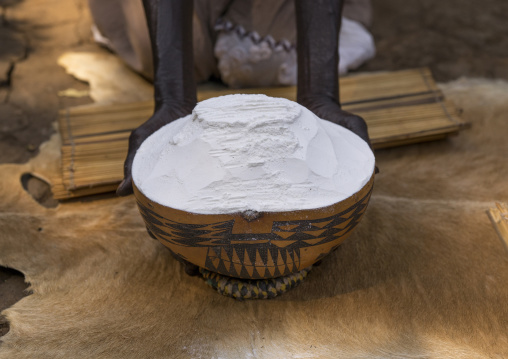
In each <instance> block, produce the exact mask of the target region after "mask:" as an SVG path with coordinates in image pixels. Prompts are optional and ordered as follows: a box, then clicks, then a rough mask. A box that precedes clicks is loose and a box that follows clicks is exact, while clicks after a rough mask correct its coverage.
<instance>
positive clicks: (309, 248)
mask: <svg viewBox="0 0 508 359" xmlns="http://www.w3.org/2000/svg"><path fill="white" fill-rule="evenodd" d="M373 184H374V174H372V177H371V178H370V180H369V182H367V184H366V185H365V186H363V188H362V189H361V190H360V191H358V192H357V193H355V194H353V195H352V196H350V197H348V198H346V199H345V200H343V201H340V202H337V203H335V204H333V205H330V206H327V207H322V208H317V209H309V210H299V211H288V212H259V213H258V212H252V211H247V212H243V213H232V214H196V213H191V212H186V211H181V210H178V209H174V208H170V207H166V206H163V205H160V204H158V203H156V202H154V201H152V200H150V199H148V198H147V197H146V196H145V195H144V194H143V193H141V191H140V190H139V189H138V188H137V187H136V185H135V184H134V195H135V196H136V200H137V203H138V207H139V211H140V212H141V215H142V216H143V219H144V221H145V223H146V226H147V228H148V229H149V230H150V231H151V232H152V233H153V234H154V235H155V237H157V239H158V240H159V241H160V242H161V243H162V244H164V245H165V246H166V247H168V248H169V249H170V250H171V251H172V252H173V253H175V254H176V255H177V256H179V257H181V258H182V259H184V260H186V261H189V262H191V263H193V264H195V265H197V266H199V267H202V268H205V269H207V270H209V271H212V272H217V273H220V274H223V275H226V276H230V277H237V278H245V279H262V278H274V277H279V276H286V275H289V274H291V273H295V272H298V271H300V270H302V269H304V268H307V267H309V266H310V265H312V264H314V263H315V262H317V261H318V260H320V259H322V258H323V257H324V256H326V255H327V254H328V253H330V252H331V251H333V250H334V249H335V248H337V247H338V246H339V245H340V244H341V243H342V242H343V241H344V240H345V239H346V238H347V237H348V236H349V235H350V234H351V232H352V231H353V229H354V228H355V227H356V225H357V224H358V222H360V219H361V218H362V215H363V213H364V212H365V209H366V208H367V204H368V202H369V198H370V194H371V192H372V186H373Z"/></svg>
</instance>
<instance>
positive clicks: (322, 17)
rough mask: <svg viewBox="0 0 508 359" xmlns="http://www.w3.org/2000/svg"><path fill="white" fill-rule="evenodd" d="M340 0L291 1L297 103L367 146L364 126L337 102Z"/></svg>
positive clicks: (367, 136)
mask: <svg viewBox="0 0 508 359" xmlns="http://www.w3.org/2000/svg"><path fill="white" fill-rule="evenodd" d="M342 5H343V1H342V0H295V11H296V26H297V51H298V90H297V101H298V103H300V104H301V105H303V106H305V107H307V108H308V109H309V110H311V111H312V112H314V113H315V114H316V115H317V116H318V117H320V118H322V119H325V120H328V121H331V122H333V123H336V124H338V125H341V126H343V127H345V128H347V129H349V130H351V131H353V132H354V133H356V134H357V135H358V136H360V137H361V138H362V139H364V140H365V141H366V142H367V143H369V145H370V141H369V135H368V132H367V125H366V124H365V121H364V120H363V119H362V118H361V117H359V116H356V115H353V114H351V113H349V112H346V111H343V110H342V109H341V106H340V102H339V82H338V78H339V73H338V64H339V55H338V46H339V30H340V25H341V18H342Z"/></svg>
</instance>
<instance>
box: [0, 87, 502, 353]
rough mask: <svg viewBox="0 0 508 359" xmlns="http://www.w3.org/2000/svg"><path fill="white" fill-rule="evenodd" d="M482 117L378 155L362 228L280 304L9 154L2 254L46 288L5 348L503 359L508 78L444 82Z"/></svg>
mask: <svg viewBox="0 0 508 359" xmlns="http://www.w3.org/2000/svg"><path fill="white" fill-rule="evenodd" d="M443 90H444V91H445V93H446V95H447V97H448V98H449V99H450V100H452V101H453V102H454V103H455V105H456V106H458V107H459V108H461V109H463V118H464V119H465V120H467V121H471V122H472V123H473V128H472V129H471V130H467V131H464V132H462V133H461V134H460V135H459V136H457V137H454V138H451V139H449V140H446V141H441V142H435V143H429V144H421V145H415V146H409V147H403V148H397V149H391V150H385V151H380V152H378V153H377V161H378V166H379V168H380V170H381V173H380V174H379V175H378V176H377V178H376V184H375V188H374V194H373V196H372V200H371V204H370V206H369V209H368V210H367V213H366V215H365V217H364V219H363V221H362V223H361V224H360V225H359V227H358V229H357V230H356V231H355V233H354V234H353V235H352V236H351V237H350V239H348V240H347V241H346V242H345V243H344V244H343V245H342V246H341V247H339V249H338V250H337V251H336V252H334V253H333V254H331V255H330V256H329V257H327V258H326V259H325V260H324V261H323V264H322V265H321V266H320V267H317V268H315V269H314V270H313V271H312V272H311V274H310V275H309V277H308V278H307V279H306V280H305V282H304V283H303V284H302V285H301V286H300V287H298V288H296V289H294V290H292V291H291V292H289V293H287V294H284V295H282V296H281V297H279V298H277V299H275V300H268V301H245V302H238V301H235V300H232V299H229V298H225V297H222V296H220V295H218V294H216V293H215V292H213V290H212V289H210V288H209V287H207V286H206V285H205V283H204V282H203V281H202V280H201V279H199V278H196V277H188V276H186V275H185V274H184V271H183V267H182V266H181V265H180V264H179V263H178V262H176V261H175V260H174V259H173V258H172V257H171V255H170V253H169V252H168V251H167V250H166V249H165V248H164V247H163V246H162V245H161V244H159V243H158V242H156V241H154V240H152V239H150V237H149V236H148V234H147V233H146V231H145V229H144V225H143V223H142V220H141V218H140V216H139V213H138V211H137V208H136V206H135V202H134V198H133V197H132V196H131V197H129V198H110V199H102V200H96V201H88V202H79V201H77V202H73V203H65V204H61V205H60V206H59V207H58V208H56V209H46V208H43V207H41V206H39V205H38V204H37V203H36V202H35V201H34V200H32V199H31V197H30V196H29V195H28V194H26V193H25V192H24V191H23V190H22V188H21V185H20V181H19V178H20V176H21V174H22V173H24V172H27V171H28V172H29V171H36V172H37V173H39V174H40V175H41V176H49V175H50V174H51V173H52V172H53V171H55V170H56V164H57V161H58V143H57V142H56V141H55V139H53V141H51V142H49V143H48V144H46V145H45V147H44V148H43V149H42V152H41V155H40V156H39V157H37V158H36V159H34V160H33V161H32V162H30V163H28V164H26V165H2V166H1V167H0V173H2V176H1V179H0V199H1V201H0V226H1V227H0V228H1V231H0V236H1V237H0V238H1V240H0V264H1V265H5V266H9V267H13V268H16V269H18V270H20V271H22V272H23V273H24V274H25V275H26V278H27V281H29V282H30V283H31V290H32V291H33V294H32V295H30V296H28V297H26V298H24V299H23V300H21V301H20V302H18V303H17V304H15V305H14V306H13V307H12V308H10V309H8V310H6V311H4V314H5V315H6V316H7V318H8V320H9V321H10V324H11V330H10V332H9V333H8V334H7V335H6V336H5V337H3V338H2V341H3V343H2V344H1V345H0V358H19V359H21V358H84V357H91V358H219V357H220V358H245V357H256V358H338V357H344V358H350V357H362V358H379V357H395V358H481V357H484V358H504V357H508V287H507V283H508V253H507V252H506V251H505V249H504V247H503V245H502V243H501V242H500V240H499V239H498V238H497V236H496V233H495V232H494V230H493V228H492V226H491V224H490V222H489V220H488V218H487V216H486V214H485V210H486V209H487V208H489V207H492V206H493V205H494V202H495V201H496V200H499V201H508V160H507V158H508V121H507V120H506V118H507V116H508V115H507V114H508V83H506V82H493V81H486V80H459V81H456V82H453V83H450V84H447V85H444V86H443Z"/></svg>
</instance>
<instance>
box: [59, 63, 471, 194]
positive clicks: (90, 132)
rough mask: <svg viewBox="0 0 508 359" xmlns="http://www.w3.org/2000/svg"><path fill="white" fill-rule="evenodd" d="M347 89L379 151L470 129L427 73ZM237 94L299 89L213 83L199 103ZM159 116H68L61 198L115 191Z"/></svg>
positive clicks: (119, 111) (143, 112) (366, 79)
mask: <svg viewBox="0 0 508 359" xmlns="http://www.w3.org/2000/svg"><path fill="white" fill-rule="evenodd" d="M340 91H341V103H342V106H343V108H344V109H345V110H347V111H350V112H353V113H355V114H357V115H360V116H362V117H363V118H364V119H365V121H366V122H367V124H368V127H369V135H370V138H371V141H372V145H373V147H374V148H375V149H379V148H386V147H394V146H400V145H405V144H410V143H417V142H423V141H431V140H437V139H442V138H445V137H446V136H448V135H450V134H454V133H457V132H458V131H459V129H461V128H462V127H463V126H464V125H465V123H464V122H462V121H461V120H460V119H459V118H458V117H457V114H456V111H455V109H454V108H453V106H452V105H450V104H449V103H447V102H446V101H445V99H444V98H443V95H442V93H441V91H440V90H439V89H438V87H437V86H436V83H435V81H434V79H433V78H432V75H431V73H430V71H429V70H428V69H426V68H422V69H413V70H404V71H397V72H383V73H373V74H360V75H355V76H349V77H345V78H341V79H340ZM232 93H264V94H266V95H269V96H273V97H284V98H287V99H290V100H296V87H278V88H256V89H242V90H231V89H226V88H222V87H217V86H213V85H205V86H201V87H200V88H199V90H198V101H202V100H205V99H208V98H211V97H216V96H222V95H226V94H232ZM152 111H153V103H152V102H151V101H149V102H139V103H128V104H115V105H108V106H93V105H92V106H90V105H89V106H80V107H73V108H67V109H65V110H62V111H60V115H59V130H60V134H61V137H62V177H61V178H57V179H54V181H53V194H54V196H55V198H57V199H66V198H73V197H80V196H87V195H91V194H97V193H104V192H109V191H114V190H115V188H116V186H117V185H118V183H119V182H120V181H121V180H122V178H123V161H124V159H125V156H126V153H127V140H128V137H129V134H130V132H131V131H132V130H133V129H135V128H136V127H138V126H139V125H141V124H142V123H143V122H144V121H146V120H147V119H148V118H149V117H150V115H151V114H152Z"/></svg>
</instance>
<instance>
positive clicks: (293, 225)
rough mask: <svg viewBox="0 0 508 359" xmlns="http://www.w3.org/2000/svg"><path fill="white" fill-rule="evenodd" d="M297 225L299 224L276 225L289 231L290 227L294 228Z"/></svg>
mask: <svg viewBox="0 0 508 359" xmlns="http://www.w3.org/2000/svg"><path fill="white" fill-rule="evenodd" d="M298 226H299V224H286V225H282V226H277V227H278V228H279V229H280V230H282V231H291V230H292V229H295V228H296V227H298Z"/></svg>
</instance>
